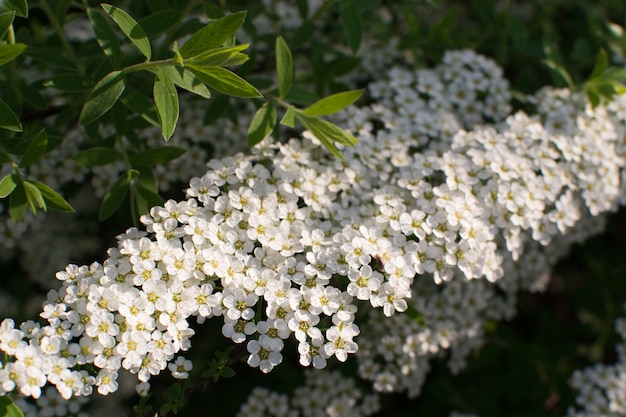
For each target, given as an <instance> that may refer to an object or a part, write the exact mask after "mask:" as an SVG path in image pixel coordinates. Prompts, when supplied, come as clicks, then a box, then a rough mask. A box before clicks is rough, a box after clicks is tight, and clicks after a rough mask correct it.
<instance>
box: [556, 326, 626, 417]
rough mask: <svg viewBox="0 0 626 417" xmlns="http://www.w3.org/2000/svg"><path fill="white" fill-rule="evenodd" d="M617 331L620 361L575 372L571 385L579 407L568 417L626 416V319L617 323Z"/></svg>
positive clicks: (572, 409)
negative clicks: (576, 392)
mask: <svg viewBox="0 0 626 417" xmlns="http://www.w3.org/2000/svg"><path fill="white" fill-rule="evenodd" d="M615 330H616V332H617V333H618V335H619V336H620V337H621V339H622V342H621V343H619V344H618V345H617V346H616V350H617V355H618V360H617V362H616V363H615V364H613V365H604V364H601V363H598V364H595V365H593V366H590V367H588V368H585V369H582V370H579V371H576V372H575V373H574V375H572V378H571V380H570V384H571V385H572V387H573V388H574V389H576V391H578V395H577V396H576V404H577V406H576V407H570V408H569V409H568V410H567V411H568V412H567V417H620V416H626V343H625V342H624V341H626V319H625V318H618V319H617V320H616V321H615Z"/></svg>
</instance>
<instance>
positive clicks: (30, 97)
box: [19, 82, 48, 110]
mask: <svg viewBox="0 0 626 417" xmlns="http://www.w3.org/2000/svg"><path fill="white" fill-rule="evenodd" d="M19 88H20V92H21V93H22V97H23V98H24V101H25V102H26V104H28V105H29V106H30V107H32V108H33V109H37V110H44V109H47V108H48V101H47V100H46V98H45V97H44V96H43V95H42V94H41V93H40V92H39V90H38V89H36V88H34V87H32V86H31V85H28V84H26V83H23V82H20V83H19Z"/></svg>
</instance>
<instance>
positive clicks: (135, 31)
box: [100, 3, 152, 60]
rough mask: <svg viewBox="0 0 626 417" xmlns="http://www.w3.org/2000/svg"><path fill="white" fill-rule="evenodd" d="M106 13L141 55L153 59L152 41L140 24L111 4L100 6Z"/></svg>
mask: <svg viewBox="0 0 626 417" xmlns="http://www.w3.org/2000/svg"><path fill="white" fill-rule="evenodd" d="M100 6H102V8H103V9H104V11H105V12H107V14H108V15H109V16H111V18H112V19H113V20H114V21H115V23H117V25H118V26H119V27H120V29H122V32H124V34H125V35H126V37H127V38H128V39H130V41H131V42H132V43H133V44H134V45H135V46H136V47H137V48H138V49H139V50H140V51H141V53H142V54H143V55H144V56H145V57H146V58H147V59H148V60H150V59H151V58H152V48H151V47H150V41H149V40H148V37H147V36H146V32H144V30H143V29H142V28H141V26H140V25H139V23H137V22H136V21H135V19H133V18H132V17H130V15H129V14H128V13H126V12H125V11H124V10H122V9H119V8H117V7H115V6H111V5H110V4H106V3H102V4H100Z"/></svg>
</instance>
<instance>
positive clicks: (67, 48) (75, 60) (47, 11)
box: [39, 0, 84, 74]
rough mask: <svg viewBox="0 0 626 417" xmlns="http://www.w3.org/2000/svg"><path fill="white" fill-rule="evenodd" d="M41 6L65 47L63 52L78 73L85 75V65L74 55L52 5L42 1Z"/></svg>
mask: <svg viewBox="0 0 626 417" xmlns="http://www.w3.org/2000/svg"><path fill="white" fill-rule="evenodd" d="M39 4H40V6H41V8H42V9H43V11H44V13H45V14H46V16H47V17H48V20H50V24H51V25H52V27H53V28H54V31H55V32H56V34H57V36H58V37H59V40H60V41H61V45H62V46H63V50H64V51H65V54H66V55H67V57H68V58H69V60H70V61H72V62H73V63H74V65H76V68H78V71H79V72H80V73H81V74H83V73H84V68H83V64H82V62H81V61H80V60H79V59H78V58H77V57H76V54H75V53H74V50H73V49H72V46H71V45H70V43H69V42H68V40H67V37H66V36H65V32H64V31H63V27H62V26H61V23H60V22H59V19H57V17H56V15H55V14H54V12H53V11H52V9H51V8H50V5H49V4H48V2H47V1H46V0H41V1H40V2H39Z"/></svg>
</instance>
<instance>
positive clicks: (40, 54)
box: [24, 46, 77, 71]
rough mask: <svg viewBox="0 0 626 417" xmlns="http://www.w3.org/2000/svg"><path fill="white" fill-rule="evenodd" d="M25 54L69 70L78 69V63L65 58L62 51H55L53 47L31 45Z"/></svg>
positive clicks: (55, 66) (49, 64)
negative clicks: (75, 63)
mask: <svg viewBox="0 0 626 417" xmlns="http://www.w3.org/2000/svg"><path fill="white" fill-rule="evenodd" d="M24 55H26V56H29V57H31V58H33V59H34V60H37V61H39V62H41V63H42V64H45V65H47V66H50V67H53V68H61V69H64V70H69V71H76V69H77V68H76V65H74V63H73V62H72V61H70V60H69V59H67V58H65V57H64V56H63V54H62V53H61V52H58V51H55V50H54V49H52V48H37V47H33V46H29V47H28V48H27V49H26V51H24Z"/></svg>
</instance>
